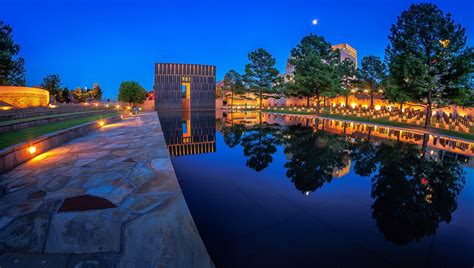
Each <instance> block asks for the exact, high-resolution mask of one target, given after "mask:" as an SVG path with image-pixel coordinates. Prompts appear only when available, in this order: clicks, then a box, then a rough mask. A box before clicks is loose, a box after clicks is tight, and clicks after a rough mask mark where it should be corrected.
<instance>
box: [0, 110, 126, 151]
mask: <svg viewBox="0 0 474 268" xmlns="http://www.w3.org/2000/svg"><path fill="white" fill-rule="evenodd" d="M117 114H118V113H117V112H112V113H107V114H98V115H91V116H86V117H81V118H74V119H71V120H66V121H61V122H56V123H51V124H46V125H41V126H37V127H31V128H26V129H22V130H18V131H12V132H8V133H3V134H0V149H3V148H6V147H8V146H11V145H14V144H17V143H20V142H25V141H27V140H30V139H33V138H36V137H39V136H42V135H45V134H48V133H51V132H55V131H58V130H62V129H66V128H70V127H74V126H78V125H81V124H84V123H88V122H92V121H95V120H98V119H102V118H109V117H112V116H115V115H117Z"/></svg>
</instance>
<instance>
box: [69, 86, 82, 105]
mask: <svg viewBox="0 0 474 268" xmlns="http://www.w3.org/2000/svg"><path fill="white" fill-rule="evenodd" d="M72 97H73V98H74V100H75V101H76V102H84V101H85V96H84V90H82V88H80V87H77V88H76V89H74V90H73V91H72Z"/></svg>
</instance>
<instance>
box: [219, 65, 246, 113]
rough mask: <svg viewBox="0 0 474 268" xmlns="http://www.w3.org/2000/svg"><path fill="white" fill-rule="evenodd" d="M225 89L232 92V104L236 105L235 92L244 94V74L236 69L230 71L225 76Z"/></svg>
mask: <svg viewBox="0 0 474 268" xmlns="http://www.w3.org/2000/svg"><path fill="white" fill-rule="evenodd" d="M224 91H228V92H231V94H232V98H231V101H232V103H231V106H234V94H243V93H244V92H245V90H244V84H243V80H242V76H241V75H240V74H239V73H238V72H237V71H235V70H230V71H228V72H227V73H226V74H225V76H224Z"/></svg>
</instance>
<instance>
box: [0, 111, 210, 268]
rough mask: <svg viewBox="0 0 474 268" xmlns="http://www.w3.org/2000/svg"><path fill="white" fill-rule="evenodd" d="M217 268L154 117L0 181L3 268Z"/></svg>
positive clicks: (81, 142) (106, 131) (57, 152)
mask: <svg viewBox="0 0 474 268" xmlns="http://www.w3.org/2000/svg"><path fill="white" fill-rule="evenodd" d="M110 266H115V267H212V266H213V264H212V261H211V259H210V257H209V255H208V253H207V251H206V248H205V246H204V244H203V242H202V240H201V238H200V236H199V233H198V231H197V229H196V226H195V224H194V221H193V219H192V217H191V214H190V213H189V210H188V207H187V205H186V202H185V200H184V197H183V194H182V192H181V189H180V186H179V184H178V181H177V179H176V175H175V172H174V169H173V166H172V163H171V160H170V158H169V154H168V150H167V147H166V144H165V140H164V137H163V133H162V131H161V127H160V123H159V120H158V116H157V114H156V113H146V114H142V115H139V116H134V117H130V118H127V119H125V120H123V121H121V122H119V123H116V124H112V125H108V126H105V127H103V128H101V129H99V130H96V131H93V132H91V133H89V134H87V135H85V136H83V137H80V138H77V139H74V140H72V141H70V142H68V143H66V144H64V145H63V146H61V147H58V148H55V149H53V150H50V151H48V152H46V153H43V154H41V155H39V156H37V157H35V158H33V159H31V160H30V161H28V162H26V163H24V164H22V165H20V166H18V167H17V168H15V169H14V170H11V171H10V172H8V173H6V174H2V175H0V267H2V268H4V267H110Z"/></svg>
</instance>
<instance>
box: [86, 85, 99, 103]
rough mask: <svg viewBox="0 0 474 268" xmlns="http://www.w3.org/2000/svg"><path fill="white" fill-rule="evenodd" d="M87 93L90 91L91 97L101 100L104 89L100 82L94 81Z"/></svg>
mask: <svg viewBox="0 0 474 268" xmlns="http://www.w3.org/2000/svg"><path fill="white" fill-rule="evenodd" d="M87 93H89V95H90V98H92V99H94V100H97V101H100V100H101V99H102V89H101V88H100V85H99V84H98V83H94V86H93V87H92V89H91V90H88V91H87Z"/></svg>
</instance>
